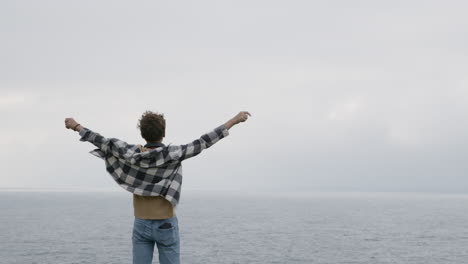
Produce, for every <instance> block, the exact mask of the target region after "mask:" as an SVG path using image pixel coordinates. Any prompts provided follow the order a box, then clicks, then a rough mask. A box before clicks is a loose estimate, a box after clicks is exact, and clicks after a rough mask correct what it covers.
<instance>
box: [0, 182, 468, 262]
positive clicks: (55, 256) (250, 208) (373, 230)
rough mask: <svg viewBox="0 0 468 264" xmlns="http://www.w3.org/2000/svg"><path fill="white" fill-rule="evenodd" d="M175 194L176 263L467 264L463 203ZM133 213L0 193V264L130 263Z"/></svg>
mask: <svg viewBox="0 0 468 264" xmlns="http://www.w3.org/2000/svg"><path fill="white" fill-rule="evenodd" d="M182 195H183V196H182V200H181V204H180V206H179V208H178V209H177V216H178V218H179V228H180V232H181V258H182V263H200V264H201V263H203V264H206V263H334V264H337V263H366V264H367V263H369V264H371V263H372V264H375V263H392V264H394V263H421V264H422V263H424V264H441V263H457V264H463V263H468V196H466V195H447V194H402V193H313V194H307V195H306V194H303V195H290V194H258V195H253V194H250V195H249V194H242V195H241V194H236V193H214V192H213V193H206V192H184V193H183V194H182ZM132 210H133V208H132V199H131V194H130V193H126V192H125V191H122V192H118V193H117V192H116V193H113V192H68V193H67V192H11V191H3V192H0V263H2V264H3V263H5V264H7V263H8V264H9V263H18V264H27V263H61V264H66V263H131V260H132V255H131V254H132V249H131V233H132V224H133V211H132ZM155 254H157V253H156V252H155ZM154 263H158V262H157V257H156V255H155V259H154Z"/></svg>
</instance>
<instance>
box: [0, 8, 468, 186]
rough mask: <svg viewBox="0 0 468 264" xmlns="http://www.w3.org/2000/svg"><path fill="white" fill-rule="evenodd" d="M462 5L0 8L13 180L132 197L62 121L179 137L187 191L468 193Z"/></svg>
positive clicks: (4, 139) (7, 167)
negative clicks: (148, 122) (188, 146)
mask: <svg viewBox="0 0 468 264" xmlns="http://www.w3.org/2000/svg"><path fill="white" fill-rule="evenodd" d="M467 8H468V4H467V3H466V2H465V1H450V0H448V1H432V0H429V1H428V0H404V1H403V0H392V1H375V0H362V1H358V0H356V1H348V0H331V1H306V0H302V1H299V0H288V1H276V0H268V1H267V0H248V1H244V0H236V1H221V0H209V1H205V0H201V1H185V0H179V1H121V0H112V1H110V0H105V1H95V0H93V1H90V0H81V1H70V0H46V1H34V0H29V1H27V0H25V1H13V0H6V1H2V2H1V3H0V30H1V41H0V58H1V59H0V116H1V121H2V125H1V130H0V157H1V167H2V173H1V174H0V188H12V187H15V188H62V187H65V188H81V189H95V188H109V189H112V190H119V191H120V187H118V186H117V185H116V184H115V183H114V182H113V181H112V179H111V177H110V176H109V175H108V174H107V173H106V172H105V170H104V163H103V161H102V160H99V159H98V158H96V157H94V156H92V155H91V154H89V153H88V152H89V151H90V150H92V149H93V147H94V146H92V145H91V144H89V143H85V142H80V141H79V136H78V134H77V133H74V132H72V131H71V130H66V129H65V128H64V124H63V120H64V118H65V117H74V118H75V119H76V120H77V121H78V122H80V123H81V124H83V125H84V126H86V127H88V128H90V129H92V130H94V131H97V132H99V133H101V134H102V135H104V136H106V137H116V138H120V139H122V140H125V141H127V142H129V143H134V144H136V143H143V141H142V139H141V138H140V135H139V131H138V130H137V128H136V124H137V119H138V117H139V116H140V115H141V113H142V112H143V111H145V110H153V111H159V112H162V113H164V114H165V116H166V119H167V125H168V127H167V131H166V135H167V137H166V138H165V140H164V143H166V144H168V143H172V144H183V143H188V142H189V141H191V140H193V139H195V138H197V137H198V136H200V135H201V134H203V133H204V132H207V131H209V130H211V129H212V128H214V127H216V126H218V125H220V124H222V123H224V122H225V121H227V120H228V119H229V118H230V117H231V116H233V115H235V114H236V113H237V112H239V111H241V110H248V111H250V112H251V113H252V118H251V119H249V121H248V122H246V123H244V124H242V125H239V126H236V127H234V128H232V129H231V131H230V136H229V137H227V138H226V139H223V140H222V141H221V142H219V143H218V144H216V145H215V146H213V147H212V148H210V149H208V150H207V151H205V152H204V153H202V154H201V155H199V156H197V157H195V158H193V159H190V160H187V161H185V162H184V175H185V176H184V187H183V188H186V189H210V190H214V189H221V190H253V189H261V190H267V191H288V192H291V191H301V192H307V191H424V192H468V176H467V172H468V162H467V160H468V155H467V154H468V133H467V132H468V77H467V70H468V60H467V59H468V45H467V44H468V17H467V16H466V10H467Z"/></svg>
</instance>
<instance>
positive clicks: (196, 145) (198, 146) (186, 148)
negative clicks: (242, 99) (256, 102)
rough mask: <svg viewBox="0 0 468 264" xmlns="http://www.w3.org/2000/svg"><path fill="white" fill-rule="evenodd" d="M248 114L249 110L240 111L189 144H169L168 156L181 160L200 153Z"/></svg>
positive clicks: (246, 117)
mask: <svg viewBox="0 0 468 264" xmlns="http://www.w3.org/2000/svg"><path fill="white" fill-rule="evenodd" d="M249 116H250V113H249V112H246V111H243V112H240V113H239V114H237V115H236V116H234V117H233V118H231V119H229V120H228V121H227V122H226V123H224V124H223V125H220V126H218V127H217V128H215V129H214V130H212V131H210V132H208V133H206V134H204V135H202V136H201V137H200V138H198V139H196V140H194V141H192V142H191V143H189V144H185V145H178V146H169V152H170V153H169V156H170V158H171V159H175V160H179V161H182V160H184V159H188V158H191V157H194V156H196V155H198V154H200V152H202V151H203V150H204V149H207V148H209V147H211V146H212V145H214V144H215V143H216V142H218V141H219V140H220V139H222V138H224V137H225V136H227V135H229V132H228V130H229V129H231V128H232V127H233V126H235V125H237V124H239V123H241V122H245V121H246V120H247V119H248V117H249Z"/></svg>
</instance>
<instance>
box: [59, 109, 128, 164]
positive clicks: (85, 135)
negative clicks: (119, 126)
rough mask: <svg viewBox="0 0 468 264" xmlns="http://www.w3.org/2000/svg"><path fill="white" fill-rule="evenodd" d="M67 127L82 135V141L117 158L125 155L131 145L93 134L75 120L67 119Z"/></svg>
mask: <svg viewBox="0 0 468 264" xmlns="http://www.w3.org/2000/svg"><path fill="white" fill-rule="evenodd" d="M65 127H66V128H68V129H72V130H74V131H77V132H79V133H80V136H81V138H80V140H81V141H88V142H90V143H92V144H93V145H95V146H96V147H98V148H99V150H101V151H102V152H103V153H111V152H112V153H113V154H114V155H115V156H119V155H123V154H125V153H126V152H127V150H128V148H129V147H133V145H129V144H127V143H126V142H124V141H122V140H119V139H116V138H105V137H103V136H101V135H100V134H99V133H96V132H93V131H91V130H90V129H88V128H85V127H83V126H82V125H81V124H79V123H78V122H76V121H75V119H73V118H65Z"/></svg>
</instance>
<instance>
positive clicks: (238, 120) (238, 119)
mask: <svg viewBox="0 0 468 264" xmlns="http://www.w3.org/2000/svg"><path fill="white" fill-rule="evenodd" d="M249 116H251V114H250V113H249V112H247V111H241V112H239V113H238V114H237V115H236V116H234V117H233V118H231V119H230V120H229V121H227V122H226V123H225V124H224V125H225V126H226V128H227V129H230V128H231V127H232V126H234V125H237V124H239V123H241V122H245V121H246V120H247V119H248V118H249Z"/></svg>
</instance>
